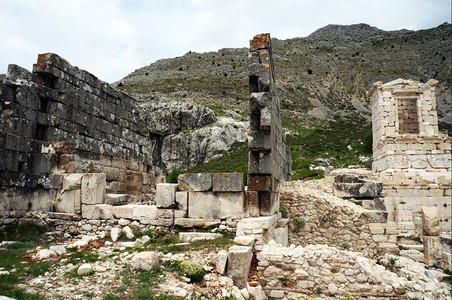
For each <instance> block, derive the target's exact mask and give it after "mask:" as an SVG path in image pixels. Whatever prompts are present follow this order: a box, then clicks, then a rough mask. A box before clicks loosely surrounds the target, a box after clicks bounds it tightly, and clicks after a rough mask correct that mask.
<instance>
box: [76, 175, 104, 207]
mask: <svg viewBox="0 0 452 300" xmlns="http://www.w3.org/2000/svg"><path fill="white" fill-rule="evenodd" d="M105 184H106V176H105V174H104V173H86V174H84V175H83V177H82V185H81V203H82V204H102V203H104V199H105Z"/></svg>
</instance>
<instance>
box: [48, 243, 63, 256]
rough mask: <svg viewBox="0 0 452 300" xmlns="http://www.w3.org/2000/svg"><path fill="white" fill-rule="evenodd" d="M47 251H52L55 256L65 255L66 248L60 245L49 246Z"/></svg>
mask: <svg viewBox="0 0 452 300" xmlns="http://www.w3.org/2000/svg"><path fill="white" fill-rule="evenodd" d="M49 250H52V251H54V252H55V253H56V254H57V255H63V254H65V253H66V248H65V247H64V246H61V245H55V246H50V247H49Z"/></svg>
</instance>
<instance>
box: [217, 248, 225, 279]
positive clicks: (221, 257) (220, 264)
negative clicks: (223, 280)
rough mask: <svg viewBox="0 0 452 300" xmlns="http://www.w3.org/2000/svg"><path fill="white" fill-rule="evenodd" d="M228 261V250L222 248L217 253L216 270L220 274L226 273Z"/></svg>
mask: <svg viewBox="0 0 452 300" xmlns="http://www.w3.org/2000/svg"><path fill="white" fill-rule="evenodd" d="M227 262H228V252H227V251H226V250H220V251H219V252H218V255H217V259H216V265H215V270H216V271H217V272H218V273H219V274H222V275H223V274H225V273H226V265H227Z"/></svg>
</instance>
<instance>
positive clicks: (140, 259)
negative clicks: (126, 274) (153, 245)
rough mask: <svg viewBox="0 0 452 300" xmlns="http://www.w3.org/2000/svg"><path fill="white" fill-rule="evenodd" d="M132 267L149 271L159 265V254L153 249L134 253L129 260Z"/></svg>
mask: <svg viewBox="0 0 452 300" xmlns="http://www.w3.org/2000/svg"><path fill="white" fill-rule="evenodd" d="M130 264H131V266H132V268H134V269H141V270H144V271H149V270H152V269H155V268H157V267H158V265H159V256H158V254H157V253H156V252H153V251H143V252H140V253H137V254H135V256H134V257H133V258H132V260H131V262H130Z"/></svg>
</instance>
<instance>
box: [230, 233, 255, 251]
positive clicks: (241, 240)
mask: <svg viewBox="0 0 452 300" xmlns="http://www.w3.org/2000/svg"><path fill="white" fill-rule="evenodd" d="M255 240H256V238H255V237H254V236H245V235H242V236H236V237H235V238H234V244H235V245H238V246H247V247H251V248H253V246H254V241H255Z"/></svg>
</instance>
